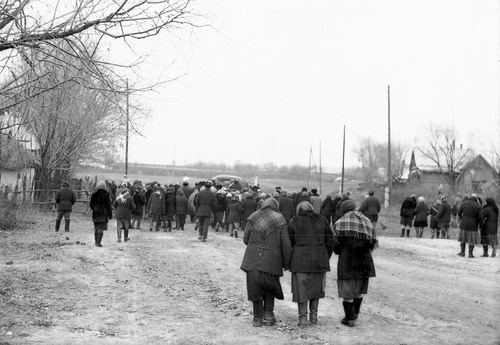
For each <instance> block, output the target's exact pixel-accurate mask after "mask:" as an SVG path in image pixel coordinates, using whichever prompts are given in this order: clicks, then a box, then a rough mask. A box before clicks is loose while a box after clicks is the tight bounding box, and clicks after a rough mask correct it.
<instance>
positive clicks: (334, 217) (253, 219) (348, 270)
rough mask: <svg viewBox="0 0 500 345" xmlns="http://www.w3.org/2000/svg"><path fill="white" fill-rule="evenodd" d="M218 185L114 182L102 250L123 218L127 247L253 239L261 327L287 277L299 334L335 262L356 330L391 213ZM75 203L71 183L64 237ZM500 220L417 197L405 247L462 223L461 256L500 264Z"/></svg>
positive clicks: (463, 203) (103, 219) (108, 192)
mask: <svg viewBox="0 0 500 345" xmlns="http://www.w3.org/2000/svg"><path fill="white" fill-rule="evenodd" d="M213 182H214V181H201V182H198V183H195V185H194V186H192V187H191V186H190V185H189V183H188V182H187V181H185V182H183V183H182V186H180V185H177V184H176V185H162V184H160V183H158V182H151V183H146V184H145V185H143V184H142V182H141V181H139V180H136V181H134V182H133V183H129V182H124V183H121V184H120V185H118V186H117V185H115V184H114V183H113V181H100V182H98V183H97V185H96V187H95V190H94V191H93V193H92V196H91V199H90V209H91V210H92V220H93V222H94V235H95V245H96V246H97V247H102V238H103V233H104V231H105V230H107V229H108V223H109V221H110V220H111V219H112V217H113V213H114V217H115V218H116V225H117V226H116V229H117V241H118V242H121V239H122V234H123V238H124V241H125V242H127V241H129V240H130V237H129V230H130V229H141V226H142V225H143V224H144V221H145V220H147V224H148V226H149V231H161V230H163V231H166V232H170V231H172V229H177V230H181V231H183V230H184V228H185V223H186V220H187V218H188V217H189V219H190V221H191V222H192V223H195V231H196V230H198V236H199V237H198V240H199V241H201V242H207V237H208V233H209V229H210V227H211V228H212V229H213V230H214V231H216V232H218V231H225V232H228V233H229V236H231V237H234V238H238V231H243V242H244V244H245V245H246V250H245V254H244V257H243V262H242V264H241V269H242V270H243V271H244V272H245V273H246V282H247V293H248V299H249V300H250V301H251V302H252V304H253V314H254V319H253V325H254V326H256V327H261V326H262V325H264V324H274V323H275V322H276V317H275V315H274V302H275V299H283V298H284V295H283V291H282V288H281V284H280V277H281V276H283V271H284V270H289V271H290V272H291V274H292V281H291V285H292V300H293V302H295V303H297V308H298V324H299V325H300V326H303V325H306V324H316V323H317V322H318V308H319V300H320V299H321V298H324V297H325V285H326V273H327V272H329V271H330V264H329V260H330V258H331V256H332V255H333V254H334V253H335V254H337V255H338V256H339V258H338V263H337V289H338V295H339V297H340V298H342V299H343V302H342V306H343V309H344V314H345V317H344V318H343V319H342V321H341V322H342V324H344V325H347V326H349V327H353V326H354V325H355V322H356V320H357V318H358V315H359V313H360V307H361V303H362V301H363V295H366V294H367V292H368V283H369V278H372V277H375V266H374V262H373V258H372V254H371V253H372V251H373V250H374V249H375V248H377V246H378V241H377V237H376V234H375V228H376V224H377V222H378V221H379V219H378V215H379V213H380V210H381V205H380V201H379V200H378V198H376V197H375V196H374V192H373V191H370V192H369V193H368V195H366V197H365V198H364V200H363V201H362V203H361V205H360V206H359V208H357V206H356V203H355V202H354V201H353V200H351V198H350V195H349V193H343V194H338V195H335V196H333V197H332V196H331V195H327V196H326V197H325V198H324V199H323V198H322V197H321V196H320V195H319V194H318V191H317V190H316V189H311V190H310V191H308V190H307V188H305V187H304V188H302V190H301V191H300V192H289V191H285V190H282V189H281V187H276V188H275V190H274V191H273V192H272V193H262V192H261V191H260V189H259V187H258V186H253V187H252V188H243V186H241V184H240V183H238V182H237V181H231V183H230V184H229V185H227V186H223V185H219V184H214V183H213ZM75 200H76V199H75V198H74V192H73V191H72V190H71V188H69V184H68V183H67V182H65V183H63V188H62V189H61V190H60V191H59V192H58V193H57V195H56V202H57V203H58V206H59V209H58V215H57V219H56V231H59V227H60V223H61V220H62V218H63V217H64V219H65V220H66V231H69V220H70V214H71V206H72V205H73V204H74V202H75ZM498 212H499V211H498V207H497V205H496V203H495V201H494V200H493V199H492V198H487V199H486V201H485V203H484V205H483V203H482V201H481V199H480V198H479V197H477V196H476V195H474V194H472V195H470V196H460V195H459V197H458V198H457V200H456V201H455V202H454V203H453V205H450V203H449V202H448V201H447V198H446V197H445V196H443V195H440V196H439V198H438V199H437V200H436V201H435V202H434V203H433V204H432V205H431V206H429V205H427V203H426V200H425V199H424V198H423V197H419V198H418V199H417V198H416V196H415V195H411V196H409V197H407V198H406V199H405V200H404V201H403V203H402V206H401V211H400V216H401V226H402V229H401V237H405V236H406V237H410V230H411V227H412V226H413V227H415V232H416V237H417V238H422V236H423V233H424V230H425V228H426V227H430V229H431V234H432V235H431V236H432V237H431V238H449V228H450V223H452V222H457V223H459V227H460V234H459V238H458V240H459V241H460V247H461V251H460V253H459V255H461V256H465V247H466V245H467V244H468V245H469V257H471V258H472V257H474V256H473V250H474V246H475V245H478V244H482V245H483V249H484V254H483V256H488V246H492V249H493V251H492V254H491V257H495V255H496V247H497V245H498V238H497V231H498ZM429 216H430V221H428V220H429ZM381 224H382V228H385V225H384V224H383V223H381ZM146 229H147V228H146ZM479 230H480V231H481V232H480V233H479ZM308 316H309V317H308Z"/></svg>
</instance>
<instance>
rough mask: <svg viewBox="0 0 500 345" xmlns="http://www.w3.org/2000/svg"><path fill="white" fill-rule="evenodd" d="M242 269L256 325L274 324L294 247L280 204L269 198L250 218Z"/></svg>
mask: <svg viewBox="0 0 500 345" xmlns="http://www.w3.org/2000/svg"><path fill="white" fill-rule="evenodd" d="M243 242H244V243H245V244H246V245H247V248H246V250H245V255H244V256H243V262H242V263H241V269H242V270H243V271H245V272H246V274H247V292H248V299H249V300H250V301H252V302H253V325H254V327H262V325H263V324H264V322H265V323H266V324H274V323H275V322H276V318H275V316H274V299H275V298H277V299H284V296H283V290H282V288H281V283H280V280H279V277H281V276H283V269H285V270H287V269H289V267H290V259H291V255H292V246H291V244H290V237H289V236H288V229H287V223H286V221H285V218H283V216H282V215H281V213H280V212H279V210H278V201H277V200H276V199H274V198H268V199H266V200H264V201H263V202H262V206H261V208H260V209H259V210H257V211H255V212H254V213H253V214H252V215H251V216H250V217H248V221H247V225H246V227H245V235H244V237H243Z"/></svg>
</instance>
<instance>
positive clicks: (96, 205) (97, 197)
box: [90, 189, 113, 223]
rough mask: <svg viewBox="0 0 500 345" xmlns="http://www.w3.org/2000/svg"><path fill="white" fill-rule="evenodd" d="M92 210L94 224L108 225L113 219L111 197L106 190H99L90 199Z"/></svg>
mask: <svg viewBox="0 0 500 345" xmlns="http://www.w3.org/2000/svg"><path fill="white" fill-rule="evenodd" d="M90 209H91V210H92V221H93V222H94V223H107V222H108V220H109V219H111V218H112V217H113V211H112V208H111V196H110V195H109V192H108V191H107V190H106V189H98V190H96V191H95V192H94V193H92V196H91V197H90Z"/></svg>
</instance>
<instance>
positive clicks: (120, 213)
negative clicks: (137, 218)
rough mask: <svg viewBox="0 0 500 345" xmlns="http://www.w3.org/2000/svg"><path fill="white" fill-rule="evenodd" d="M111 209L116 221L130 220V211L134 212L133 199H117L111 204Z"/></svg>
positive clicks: (129, 197)
mask: <svg viewBox="0 0 500 345" xmlns="http://www.w3.org/2000/svg"><path fill="white" fill-rule="evenodd" d="M113 207H114V208H115V218H116V219H126V220H131V219H132V211H133V210H135V204H134V199H133V198H132V197H131V196H130V195H127V196H125V197H124V199H123V201H121V199H120V197H117V198H116V200H115V201H114V202H113Z"/></svg>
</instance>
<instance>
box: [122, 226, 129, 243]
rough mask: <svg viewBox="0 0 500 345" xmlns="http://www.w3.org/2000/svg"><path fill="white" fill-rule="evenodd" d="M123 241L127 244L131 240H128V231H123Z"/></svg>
mask: <svg viewBox="0 0 500 345" xmlns="http://www.w3.org/2000/svg"><path fill="white" fill-rule="evenodd" d="M123 240H124V241H125V242H127V241H128V240H129V238H128V229H124V230H123Z"/></svg>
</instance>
